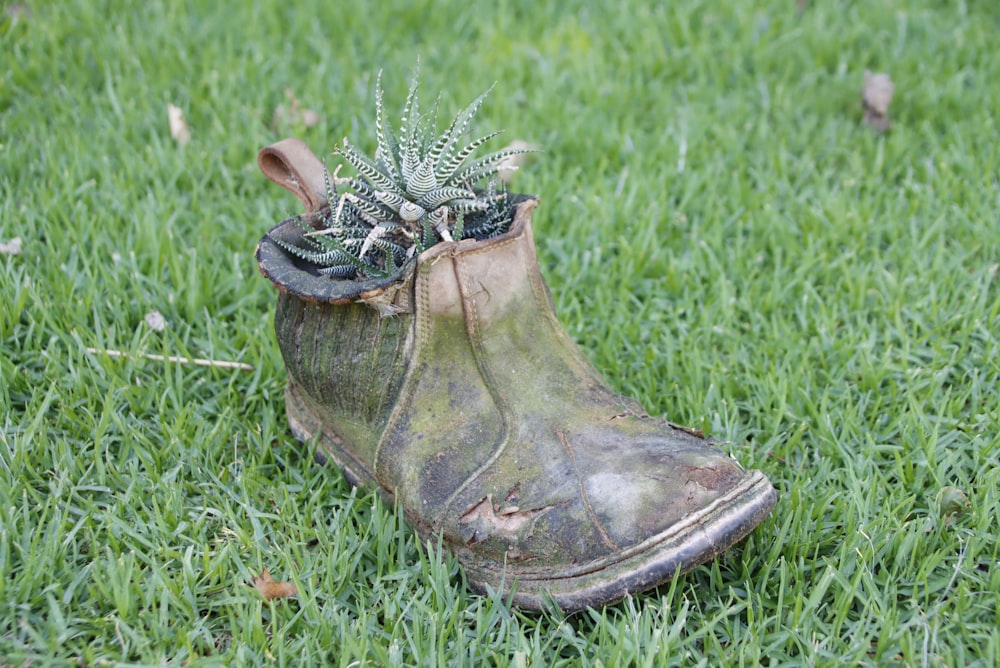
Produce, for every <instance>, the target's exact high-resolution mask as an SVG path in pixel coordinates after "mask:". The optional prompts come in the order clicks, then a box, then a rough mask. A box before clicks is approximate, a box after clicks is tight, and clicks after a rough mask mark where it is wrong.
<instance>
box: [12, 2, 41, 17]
mask: <svg viewBox="0 0 1000 668" xmlns="http://www.w3.org/2000/svg"><path fill="white" fill-rule="evenodd" d="M33 15H34V12H32V11H31V7H29V6H28V3H26V2H15V3H14V4H12V5H9V6H8V7H7V16H9V17H10V18H11V19H13V20H14V21H17V20H18V19H30V18H31V17H32V16H33Z"/></svg>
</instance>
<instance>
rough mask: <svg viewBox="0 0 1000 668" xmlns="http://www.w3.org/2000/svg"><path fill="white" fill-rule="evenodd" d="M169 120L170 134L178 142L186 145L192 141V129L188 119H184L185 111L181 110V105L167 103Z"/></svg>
mask: <svg viewBox="0 0 1000 668" xmlns="http://www.w3.org/2000/svg"><path fill="white" fill-rule="evenodd" d="M167 121H168V122H169V123H170V136H171V137H173V138H174V140H175V141H176V142H177V143H178V144H180V145H181V146H184V144H186V143H188V142H189V141H191V129H190V128H188V124H187V121H186V120H184V112H183V111H181V108H180V107H175V106H174V105H172V104H169V103H168V104H167Z"/></svg>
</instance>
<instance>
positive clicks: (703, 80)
mask: <svg viewBox="0 0 1000 668" xmlns="http://www.w3.org/2000/svg"><path fill="white" fill-rule="evenodd" d="M310 5H311V6H310ZM998 30H1000V12H998V11H997V8H996V7H994V6H993V4H992V3H990V2H964V1H955V2H940V1H939V0H913V1H912V2H902V1H899V0H895V1H889V0H887V1H885V2H869V3H866V2H853V1H848V0H831V1H829V2H807V1H802V2H795V1H794V0H763V1H762V2H755V3H750V2H745V3H710V2H704V1H703V0H677V1H676V2H669V3H642V2H634V1H631V0H623V2H618V3H604V6H600V5H599V4H598V3H590V2H574V1H569V2H566V1H563V2H555V1H554V0H540V1H539V0H536V1H534V2H521V1H519V0H500V1H499V2H497V3H491V4H475V5H474V4H473V3H468V2H456V1H451V0H449V1H448V2H438V3H433V4H432V3H429V2H417V3H406V2H402V1H401V0H391V1H387V2H380V3H365V4H359V3H354V4H348V3H342V2H336V1H334V2H326V3H288V2H280V1H276V0H261V1H260V2H255V3H253V5H252V6H251V5H250V3H245V4H242V3H204V2H194V1H190V0H189V1H188V2H158V1H153V2H144V3H130V2H103V1H99V0H66V1H65V2H58V3H57V2H42V1H40V0H36V1H33V2H32V1H29V2H27V3H16V4H15V3H4V5H3V10H2V14H0V244H2V245H0V249H2V252H0V379H2V382H0V571H2V574H3V577H2V578H0V665H7V664H9V665H12V666H21V665H40V666H41V665H56V666H59V665H72V666H77V665H87V666H99V665H119V664H143V665H148V664H161V663H168V664H170V665H198V666H202V665H256V664H271V663H274V664H277V665H295V666H304V665H334V666H362V665H365V666H367V665H372V666H376V665H396V664H399V665H433V664H439V665H449V664H458V665H462V664H477V663H478V664H482V665H498V666H504V665H514V666H546V667H547V666H559V665H563V666H575V665H595V666H596V665H604V666H615V665H637V666H654V665H655V666H661V665H706V666H715V665H722V664H729V665H742V666H755V665H760V664H768V665H803V664H805V665H820V666H835V665H844V664H850V665H856V664H870V665H913V666H937V665H978V666H996V665H998V664H1000V608H998V600H1000V541H998V539H997V519H996V518H997V517H998V516H1000V473H998V466H997V463H998V461H1000V396H998V391H997V386H998V384H1000V216H998V211H1000V150H998V146H1000V131H998V127H997V113H998V110H1000V87H998V86H997V82H998V81H1000V51H998V50H997V49H996V47H995V40H996V34H997V32H998ZM418 57H419V59H420V71H421V80H422V90H423V91H424V96H425V99H432V98H433V96H434V95H435V94H436V93H437V92H438V91H442V92H443V95H442V99H441V108H442V122H443V121H445V120H447V119H446V117H447V116H449V115H450V114H451V113H453V112H454V111H456V110H457V109H458V108H459V107H460V106H462V105H464V104H465V103H466V102H468V101H469V100H471V99H472V98H474V97H475V96H476V95H478V94H479V93H481V92H482V91H483V90H485V89H486V88H488V87H489V86H490V85H491V84H493V83H494V82H496V84H497V87H496V89H495V91H494V92H493V93H492V95H491V97H490V98H489V100H488V101H487V103H486V104H485V105H484V107H483V108H482V110H481V111H480V113H479V115H478V116H477V124H478V125H477V128H479V129H483V130H489V129H491V128H494V127H500V128H505V129H506V133H505V135H504V136H503V137H502V138H500V139H498V140H497V141H496V142H494V143H493V144H491V146H493V147H494V148H500V147H502V146H503V144H504V143H506V142H507V141H510V140H513V139H521V140H525V141H529V142H531V143H533V144H537V145H539V146H542V147H544V149H545V152H544V153H541V154H539V155H538V156H537V157H535V158H534V159H533V160H532V161H530V162H529V163H528V164H526V165H525V167H524V168H523V169H522V171H521V172H520V173H518V174H517V176H516V178H515V181H514V186H513V187H514V189H515V190H518V191H522V192H529V193H535V194H537V195H539V196H540V198H541V201H542V204H541V206H540V207H539V209H538V211H537V213H536V217H535V234H536V238H537V244H538V252H539V259H540V262H541V264H542V269H543V272H544V273H545V275H546V277H547V279H548V281H549V284H550V286H551V288H552V291H553V295H554V299H555V302H556V306H557V310H558V313H559V315H560V317H561V319H562V320H563V322H564V323H565V325H566V327H567V329H568V330H569V332H570V333H571V335H572V336H573V337H574V338H575V339H576V340H577V341H578V342H579V343H580V344H581V346H582V347H583V348H584V350H585V351H586V352H587V354H588V355H589V356H590V358H591V359H592V360H593V361H594V363H595V364H596V365H597V366H598V367H599V368H600V369H601V370H602V371H603V372H604V373H605V374H606V376H607V378H608V380H609V382H610V383H611V385H612V386H613V387H614V388H615V389H617V390H619V391H621V392H623V393H627V394H630V395H632V396H635V397H636V398H638V399H639V400H640V401H641V402H643V404H644V405H645V406H646V408H647V409H648V410H649V411H650V412H651V413H654V414H657V415H664V416H668V417H669V418H670V419H672V420H673V421H675V422H681V423H685V424H689V425H692V426H694V427H696V428H699V429H704V430H705V431H706V432H708V433H709V434H710V435H712V436H714V437H715V438H717V439H719V440H721V441H724V442H725V443H726V446H725V447H726V448H727V449H728V450H730V451H731V452H732V453H733V455H734V456H735V457H736V458H737V459H739V460H740V461H741V462H742V463H743V464H744V465H746V466H747V467H753V468H760V469H763V470H764V471H765V472H766V473H767V474H768V476H769V477H770V478H771V480H772V481H773V483H774V485H775V487H776V488H777V490H778V493H779V501H778V505H777V507H776V509H775V511H774V512H773V514H772V515H771V517H770V518H769V519H767V520H766V521H765V522H764V523H763V524H762V525H761V526H760V528H759V529H758V530H757V531H755V532H754V533H753V534H752V535H751V536H750V537H749V539H747V540H746V541H744V542H743V543H741V544H740V545H739V546H737V547H736V548H735V549H733V550H731V551H730V552H728V553H727V554H726V555H724V556H723V557H722V558H720V559H719V560H717V561H715V562H713V563H711V564H708V565H706V566H703V567H700V568H698V569H697V570H695V571H693V572H691V573H689V574H688V575H685V576H682V577H679V578H677V579H675V580H674V581H673V582H671V583H669V584H668V585H665V586H663V587H661V588H659V589H657V590H654V591H651V592H648V593H646V594H642V595H638V596H635V597H632V598H630V599H627V600H625V601H623V602H622V603H620V604H617V605H614V606H610V607H607V608H605V609H601V610H592V611H589V612H584V613H578V614H575V615H562V614H558V613H556V612H550V613H546V614H525V613H523V612H519V611H516V610H510V609H509V608H508V607H507V606H506V605H505V604H504V601H503V600H501V599H500V598H499V597H497V596H478V595H475V594H473V593H471V592H470V590H469V589H468V588H467V586H466V585H465V583H464V582H463V579H462V574H461V572H460V571H459V569H458V567H457V564H456V562H455V561H454V559H453V558H450V557H447V556H445V557H443V558H441V556H440V555H439V554H438V555H435V548H434V546H430V550H429V552H428V551H425V550H423V549H422V548H421V546H420V545H419V544H418V541H417V540H416V539H415V537H414V534H413V532H412V531H411V530H410V529H409V528H408V527H407V526H406V525H405V523H403V522H401V521H400V520H399V519H398V518H397V517H396V515H394V513H393V510H392V508H390V507H386V506H385V505H384V504H383V503H382V502H381V501H380V500H379V498H378V496H377V495H376V494H375V493H373V492H371V491H370V490H364V489H359V490H355V489H352V488H351V487H350V486H349V485H347V484H346V483H345V482H344V480H343V479H342V477H341V476H340V474H339V473H338V472H337V471H336V470H331V469H330V468H324V467H322V466H319V465H318V464H316V463H314V461H313V460H312V457H311V451H310V448H309V447H308V446H306V445H303V444H300V443H298V442H296V441H295V440H294V439H293V438H292V437H291V434H290V432H289V429H288V425H287V422H286V420H285V417H284V412H283V400H282V392H283V388H284V381H285V371H284V366H283V364H282V361H281V358H280V355H279V353H278V349H277V345H276V343H275V339H274V333H273V329H272V324H271V323H272V317H273V309H274V302H275V296H276V292H275V290H274V288H273V287H272V286H271V285H270V283H268V281H266V280H265V279H263V278H262V277H261V276H260V275H259V274H258V272H257V268H256V266H255V263H254V260H253V249H254V246H255V244H256V242H257V240H258V239H259V237H260V236H261V235H262V234H263V233H264V232H265V231H266V230H267V229H268V228H269V227H270V226H271V225H272V224H273V223H275V222H277V221H279V220H281V219H282V218H284V217H286V216H288V215H291V214H293V213H295V212H297V210H298V203H297V202H296V201H295V200H294V199H293V198H292V197H291V196H290V195H289V194H288V193H286V192H284V191H282V190H280V189H279V188H277V187H275V186H273V185H272V184H270V183H268V182H267V181H266V180H265V179H264V178H263V177H262V176H261V175H260V173H259V172H258V170H257V167H256V163H255V155H256V152H257V150H258V149H259V148H260V147H261V146H264V145H266V144H268V143H271V142H273V141H275V140H277V139H280V138H282V137H286V136H298V137H300V138H302V139H304V140H305V141H306V142H308V143H309V144H310V145H311V146H312V147H313V148H314V149H315V150H316V151H317V152H318V153H319V154H321V155H324V156H325V155H328V154H329V152H330V151H331V150H332V149H333V148H334V147H335V146H336V145H337V143H338V142H340V141H341V139H342V138H343V137H345V136H346V137H347V138H348V139H349V140H350V141H351V142H352V143H354V144H356V145H358V146H360V147H362V148H363V149H365V150H371V149H372V148H373V147H374V127H373V123H374V119H373V113H372V110H373V108H374V97H373V91H374V81H375V76H376V74H377V72H378V71H379V70H380V69H381V70H383V71H384V73H383V83H384V85H385V88H386V102H387V107H388V109H390V110H396V109H399V108H400V107H401V106H402V102H403V99H404V97H405V94H406V88H407V85H408V82H409V77H410V75H411V74H412V71H413V66H414V63H415V61H416V60H417V58H418ZM866 69H870V70H872V71H881V72H887V73H889V74H890V75H891V77H892V79H893V81H894V82H895V87H896V89H895V97H894V99H893V103H892V106H891V108H890V116H891V119H892V123H893V125H892V128H891V129H890V130H889V132H887V133H886V134H879V133H877V132H875V131H874V130H872V129H871V128H869V127H866V126H865V125H863V123H862V120H861V119H862V112H861V108H860V93H859V90H860V88H861V85H862V82H863V78H864V72H865V70H866ZM168 105H174V106H176V107H177V108H178V109H179V110H180V111H181V113H182V114H183V115H184V117H185V119H186V124H187V128H188V130H189V134H190V140H189V141H187V142H186V143H182V142H179V141H178V140H177V139H175V138H174V137H173V136H172V134H171V129H170V126H169V124H168V113H167V108H168ZM307 111H308V112H311V113H305V112H307ZM15 238H19V239H20V252H19V253H15V252H12V251H14V250H16V248H13V247H12V244H11V243H10V242H12V240H13V239H15ZM154 312H155V313H159V314H161V315H162V322H161V321H158V320H157V318H156V317H155V316H152V315H151V314H153V313H154ZM88 349H98V350H106V349H107V350H117V351H123V352H124V353H126V354H127V356H126V357H112V356H109V355H106V354H103V353H96V354H95V353H92V352H88ZM146 354H150V355H163V356H181V357H185V358H202V359H207V360H224V361H230V362H240V363H243V364H246V365H249V366H251V367H252V370H244V369H239V368H225V367H220V366H200V365H196V364H184V363H176V362H169V361H163V360H157V359H150V358H148V357H144V356H143V355H146ZM265 568H266V569H268V570H269V571H270V572H271V573H272V574H274V576H275V577H276V578H277V579H279V580H285V581H288V582H291V583H293V584H294V585H295V586H296V587H297V588H298V592H299V593H298V595H297V596H296V597H294V598H288V599H283V600H275V601H265V600H264V599H263V598H262V597H261V596H260V595H259V594H258V593H257V591H256V590H255V589H254V588H253V587H252V586H250V585H248V584H247V583H248V582H251V581H252V580H253V578H254V576H256V575H257V574H259V573H260V572H261V571H262V570H263V569H265Z"/></svg>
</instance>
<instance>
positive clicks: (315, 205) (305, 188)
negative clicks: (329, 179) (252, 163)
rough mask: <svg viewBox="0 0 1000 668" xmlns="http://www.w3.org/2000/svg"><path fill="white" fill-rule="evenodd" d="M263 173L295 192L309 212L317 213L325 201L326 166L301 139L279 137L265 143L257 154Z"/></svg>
mask: <svg viewBox="0 0 1000 668" xmlns="http://www.w3.org/2000/svg"><path fill="white" fill-rule="evenodd" d="M257 165H258V166H259V167H260V171H261V172H263V173H264V176H266V177H267V178H269V179H271V180H272V181H274V182H275V183H277V184H278V185H279V186H281V187H282V188H284V189H285V190H287V191H288V192H290V193H292V194H293V195H295V196H296V197H297V198H298V199H299V201H300V202H302V204H304V205H305V207H306V211H307V212H308V213H317V212H318V211H319V210H320V209H322V208H323V207H324V206H326V204H327V200H326V181H325V179H324V177H323V173H324V171H325V169H326V168H325V167H324V166H323V163H322V162H321V161H320V159H319V158H317V157H316V154H315V153H313V152H312V150H311V149H310V148H309V147H308V146H306V143H305V142H303V141H302V140H300V139H295V138H289V139H282V140H281V141H279V142H276V143H274V144H271V145H270V146H265V147H264V148H262V149H261V150H260V152H259V153H258V154H257Z"/></svg>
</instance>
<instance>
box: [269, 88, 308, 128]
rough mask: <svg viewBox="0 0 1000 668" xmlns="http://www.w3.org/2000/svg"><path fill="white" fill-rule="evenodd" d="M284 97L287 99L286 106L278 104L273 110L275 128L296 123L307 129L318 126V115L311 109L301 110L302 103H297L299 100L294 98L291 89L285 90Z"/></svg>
mask: <svg viewBox="0 0 1000 668" xmlns="http://www.w3.org/2000/svg"><path fill="white" fill-rule="evenodd" d="M285 97H286V98H287V99H288V106H287V107H286V106H285V105H283V104H279V105H278V107H277V109H275V110H274V121H273V122H274V125H275V127H278V128H280V127H281V126H283V125H286V124H292V125H296V124H298V123H302V125H304V126H306V127H307V128H311V127H313V126H314V125H319V114H318V113H316V112H315V111H313V110H312V109H303V108H301V104H302V103H301V102H299V98H297V97H296V96H295V93H294V92H293V91H292V89H291V88H286V89H285Z"/></svg>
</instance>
